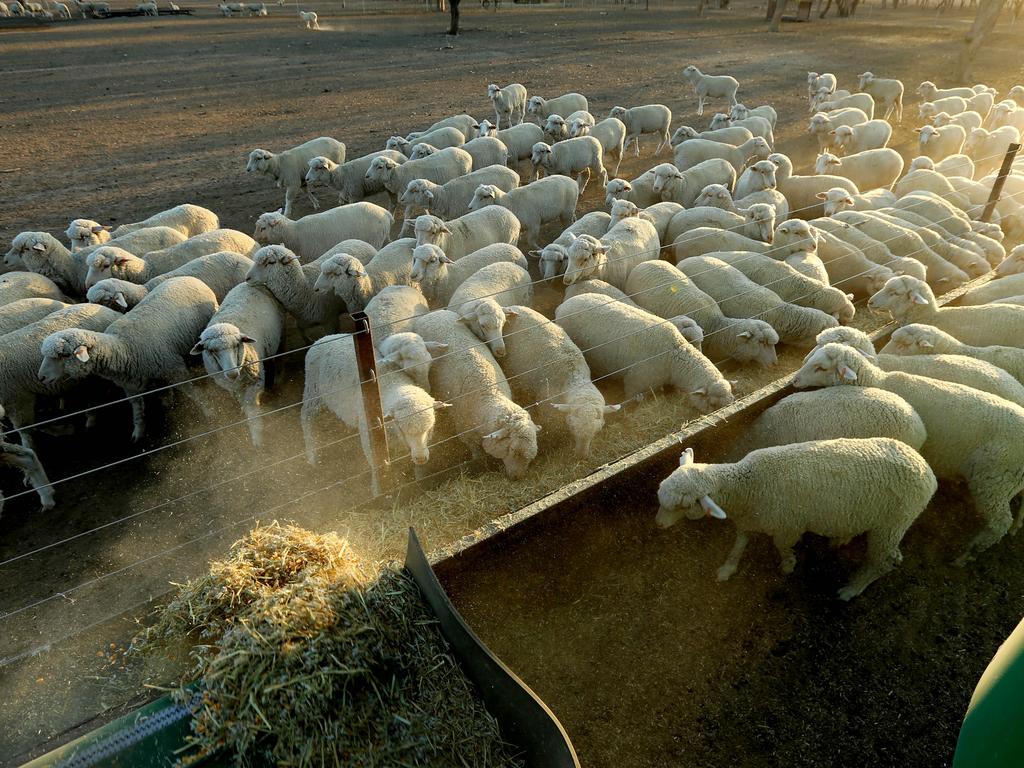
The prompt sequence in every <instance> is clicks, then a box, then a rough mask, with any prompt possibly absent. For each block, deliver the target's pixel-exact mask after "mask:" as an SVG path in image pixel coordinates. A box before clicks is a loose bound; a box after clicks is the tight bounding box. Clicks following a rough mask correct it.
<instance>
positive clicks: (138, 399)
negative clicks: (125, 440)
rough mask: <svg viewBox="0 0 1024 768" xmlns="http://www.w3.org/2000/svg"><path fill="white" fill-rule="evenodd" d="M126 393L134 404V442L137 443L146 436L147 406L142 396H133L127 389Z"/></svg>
mask: <svg viewBox="0 0 1024 768" xmlns="http://www.w3.org/2000/svg"><path fill="white" fill-rule="evenodd" d="M124 393H125V394H126V395H127V396H128V400H129V402H130V403H131V404H132V442H133V443H137V442H139V440H141V439H142V436H143V435H145V434H146V404H145V402H143V399H142V395H141V394H137V393H135V394H133V393H132V392H129V391H128V390H127V389H126V390H125V391H124Z"/></svg>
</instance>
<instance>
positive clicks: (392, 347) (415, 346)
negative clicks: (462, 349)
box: [377, 331, 448, 389]
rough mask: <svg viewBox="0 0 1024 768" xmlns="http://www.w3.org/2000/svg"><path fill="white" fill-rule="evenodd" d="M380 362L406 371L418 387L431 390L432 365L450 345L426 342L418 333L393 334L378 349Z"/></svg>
mask: <svg viewBox="0 0 1024 768" xmlns="http://www.w3.org/2000/svg"><path fill="white" fill-rule="evenodd" d="M377 351H378V353H379V357H380V362H381V364H382V365H383V366H385V368H384V370H386V369H387V367H393V368H396V369H401V370H403V371H405V373H406V375H407V376H409V378H411V379H412V380H413V381H414V382H416V385H417V386H419V387H422V388H423V389H430V378H429V375H430V365H431V363H432V362H433V360H434V358H435V357H437V356H439V355H442V354H444V353H445V352H447V351H448V345H447V344H442V343H441V342H438V341H424V340H423V337H422V336H420V335H419V334H418V333H412V332H408V331H403V332H402V333H393V334H391V335H390V336H388V337H387V338H386V339H384V341H382V342H381V343H380V345H379V346H378V349H377Z"/></svg>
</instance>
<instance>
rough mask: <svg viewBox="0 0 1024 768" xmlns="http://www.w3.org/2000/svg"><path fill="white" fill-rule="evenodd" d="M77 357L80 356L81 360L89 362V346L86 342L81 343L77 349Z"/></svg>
mask: <svg viewBox="0 0 1024 768" xmlns="http://www.w3.org/2000/svg"><path fill="white" fill-rule="evenodd" d="M75 357H76V358H78V361H79V362H82V363H88V362H89V349H88V347H86V346H85V344H81V345H79V347H78V348H77V349H76V350H75Z"/></svg>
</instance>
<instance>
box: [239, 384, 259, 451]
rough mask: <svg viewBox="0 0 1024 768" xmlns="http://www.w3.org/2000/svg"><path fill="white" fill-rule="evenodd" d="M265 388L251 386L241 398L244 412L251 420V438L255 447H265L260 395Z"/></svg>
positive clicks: (248, 419) (247, 418) (249, 420)
mask: <svg viewBox="0 0 1024 768" xmlns="http://www.w3.org/2000/svg"><path fill="white" fill-rule="evenodd" d="M262 392H263V390H261V389H260V388H259V387H250V388H249V389H247V390H246V391H245V392H244V393H243V395H242V398H241V405H242V413H244V414H245V418H246V420H247V421H248V422H249V438H250V439H251V440H252V444H253V447H254V448H262V447H263V416H262V414H261V413H260V395H261V394H262Z"/></svg>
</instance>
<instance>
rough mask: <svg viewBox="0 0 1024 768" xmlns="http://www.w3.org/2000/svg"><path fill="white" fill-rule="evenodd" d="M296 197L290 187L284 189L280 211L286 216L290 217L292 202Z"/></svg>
mask: <svg viewBox="0 0 1024 768" xmlns="http://www.w3.org/2000/svg"><path fill="white" fill-rule="evenodd" d="M296 197H298V195H297V194H295V192H294V190H292V189H291V188H290V187H288V188H286V189H285V191H284V208H282V209H281V213H283V214H284V215H285V216H287V217H288V218H289V219H290V218H291V217H292V203H294V202H295V198H296Z"/></svg>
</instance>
